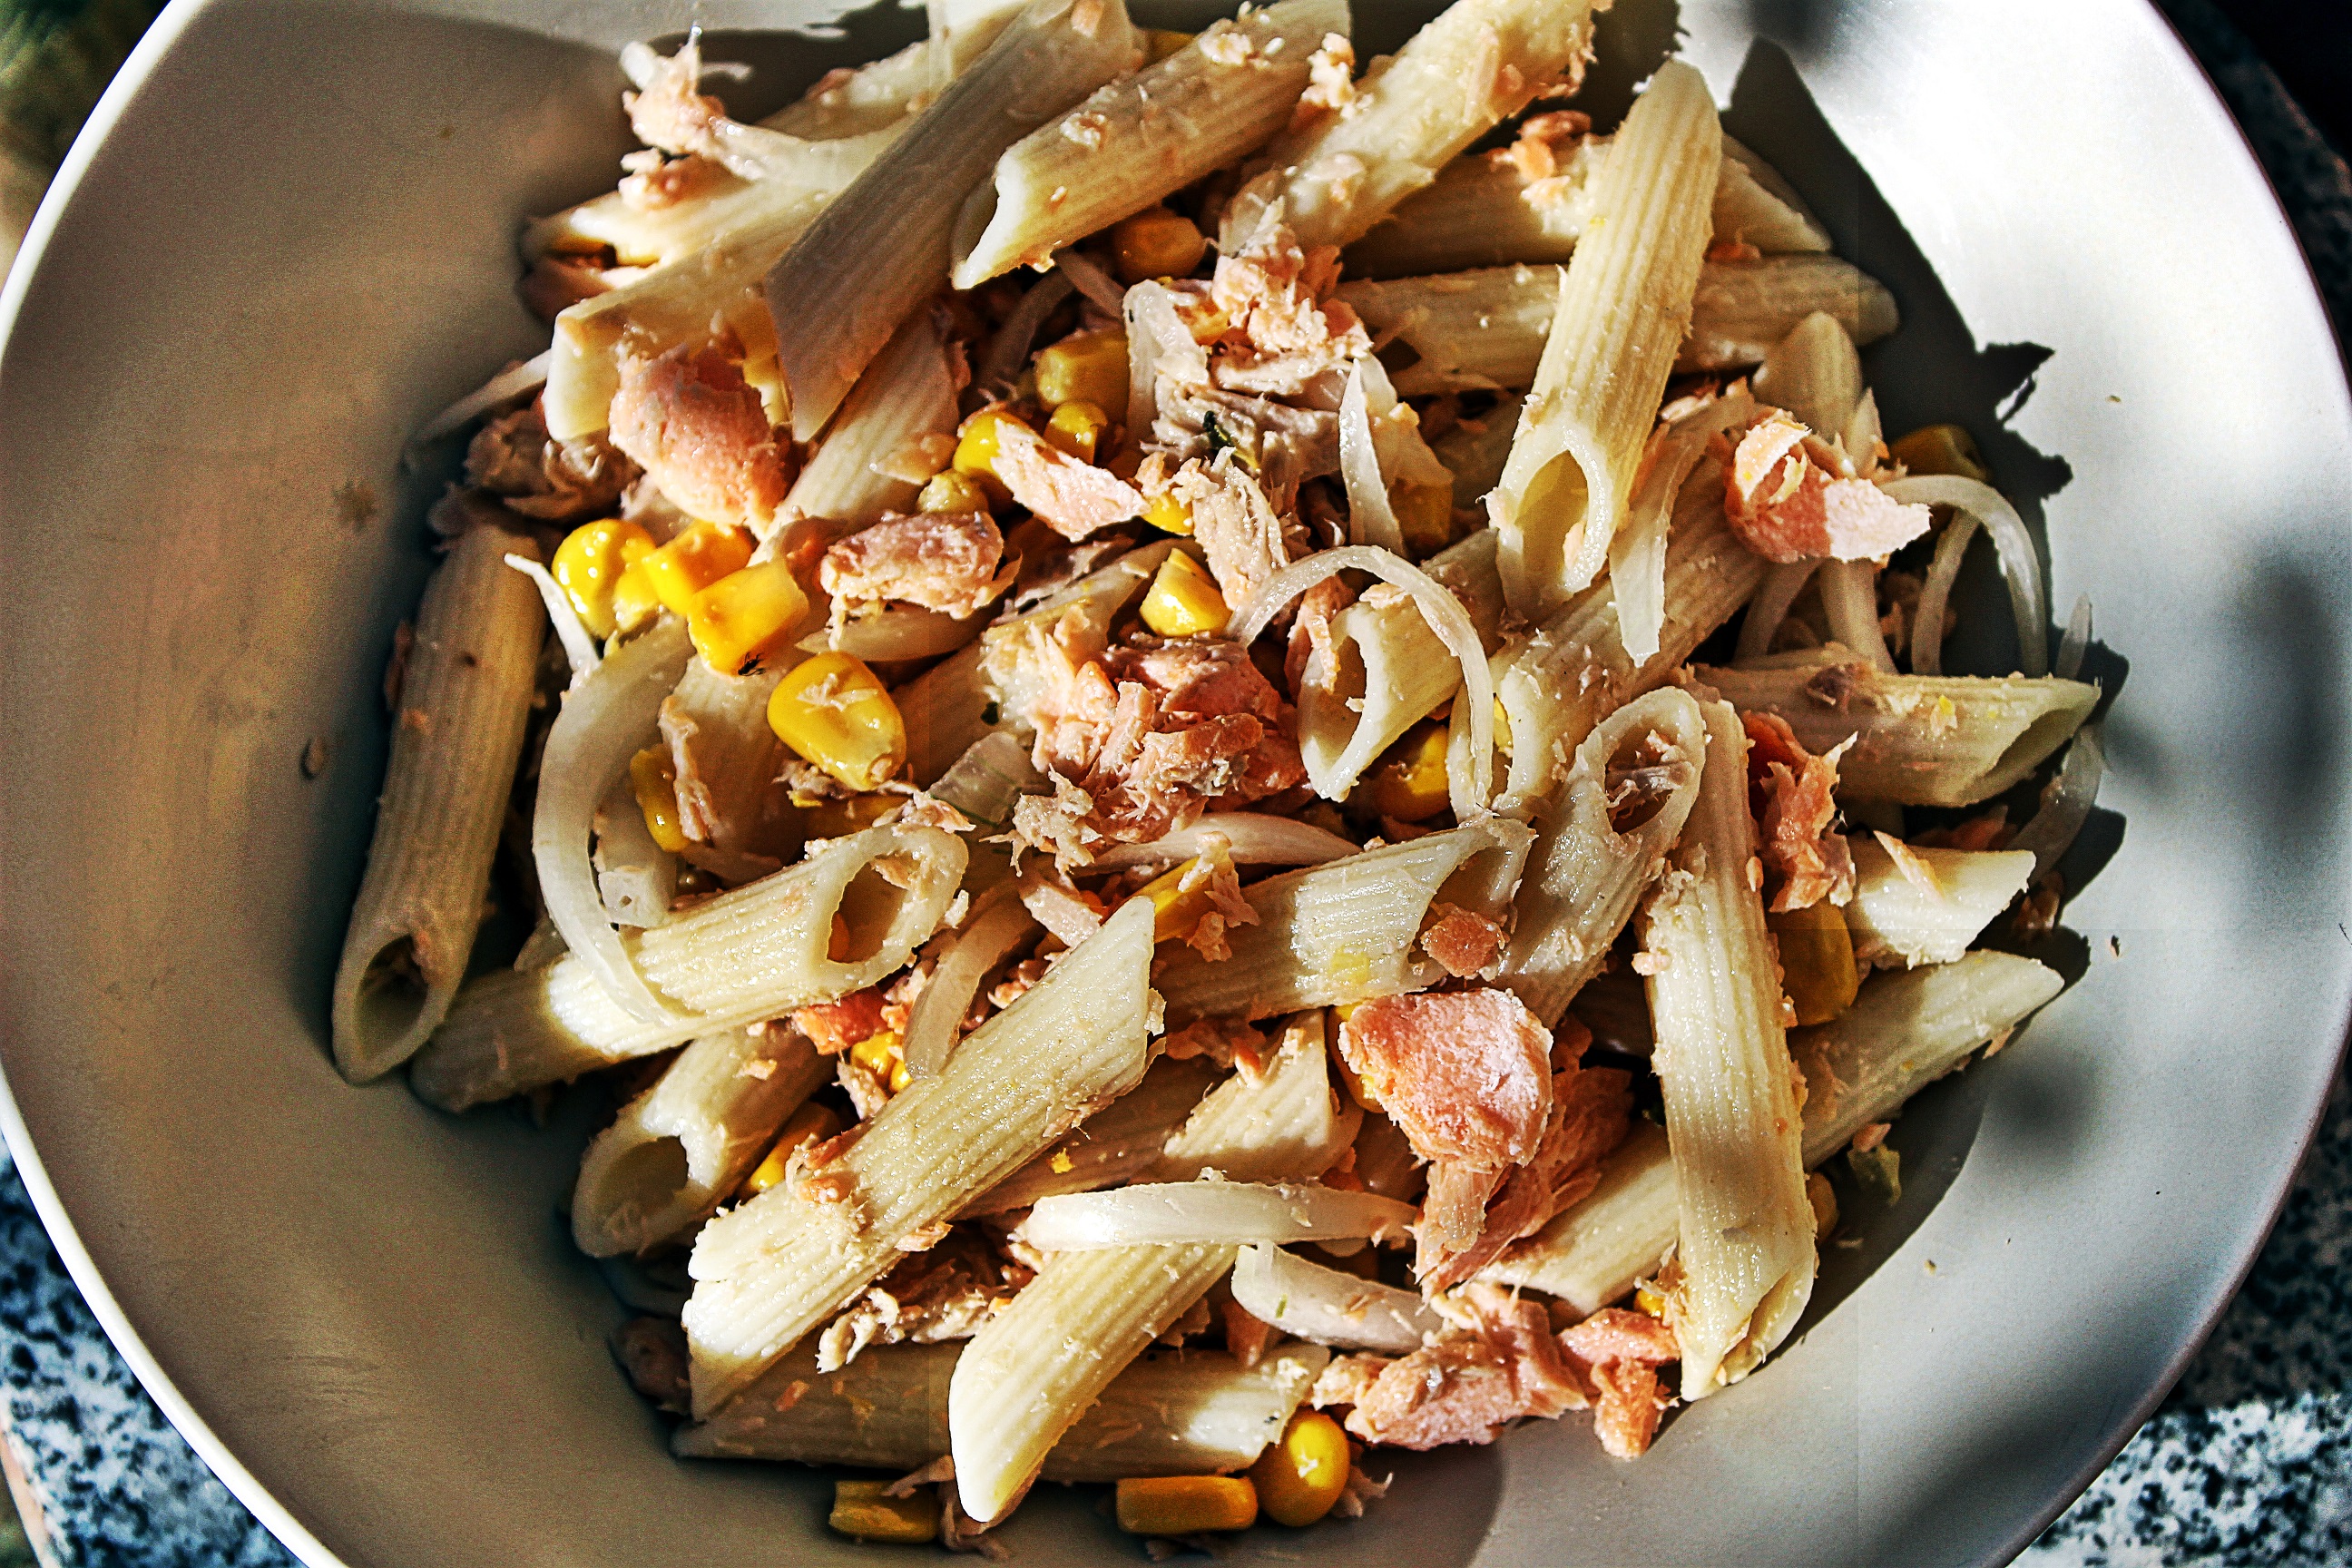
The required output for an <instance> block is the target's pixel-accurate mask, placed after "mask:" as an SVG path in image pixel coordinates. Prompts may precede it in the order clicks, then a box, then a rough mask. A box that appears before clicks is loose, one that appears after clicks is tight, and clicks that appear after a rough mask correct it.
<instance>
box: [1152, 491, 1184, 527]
mask: <svg viewBox="0 0 2352 1568" xmlns="http://www.w3.org/2000/svg"><path fill="white" fill-rule="evenodd" d="M1143 521H1146V522H1148V523H1150V525H1151V526H1152V527H1154V528H1156V529H1158V530H1159V531H1160V532H1162V533H1175V534H1182V535H1184V536H1186V537H1190V536H1191V534H1192V508H1191V507H1188V506H1186V505H1185V504H1184V503H1183V502H1182V501H1181V500H1177V499H1176V497H1175V494H1174V493H1173V492H1172V491H1170V490H1161V491H1160V493H1159V494H1158V495H1156V496H1153V497H1152V498H1151V499H1150V500H1148V501H1146V502H1145V503H1144V505H1143Z"/></svg>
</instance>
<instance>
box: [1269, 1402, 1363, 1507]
mask: <svg viewBox="0 0 2352 1568" xmlns="http://www.w3.org/2000/svg"><path fill="white" fill-rule="evenodd" d="M1250 1479H1251V1480H1252V1481H1253V1482H1255V1484H1256V1487H1257V1500H1258V1506H1259V1507H1261V1508H1263V1509H1265V1511H1266V1514H1267V1516H1268V1517H1269V1518H1271V1519H1272V1520H1273V1521H1275V1523H1276V1524H1287V1525H1294V1526H1297V1525H1307V1524H1312V1523H1314V1522H1315V1521H1317V1520H1318V1519H1321V1518H1322V1517H1323V1516H1324V1515H1325V1514H1327V1513H1329V1512H1330V1511H1331V1505H1332V1504H1333V1503H1336V1502H1338V1501H1339V1494H1340V1493H1341V1492H1343V1491H1345V1490H1347V1489H1348V1435H1347V1434H1346V1433H1345V1432H1342V1431H1340V1430H1339V1423H1338V1422H1337V1421H1334V1420H1332V1419H1331V1418H1330V1417H1329V1416H1328V1415H1324V1414H1323V1413H1322V1412H1321V1411H1320V1410H1302V1411H1300V1412H1299V1413H1298V1414H1297V1415H1294V1416H1292V1417H1291V1418H1290V1425H1289V1426H1287V1427H1286V1428H1285V1429H1284V1431H1283V1434H1282V1436H1280V1437H1278V1438H1276V1440H1275V1441H1273V1442H1271V1443H1269V1444H1267V1445H1266V1447H1265V1453H1263V1454H1260V1455H1259V1456H1258V1458H1257V1463H1256V1464H1255V1465H1252V1466H1251V1467H1250Z"/></svg>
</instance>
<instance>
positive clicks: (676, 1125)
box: [572, 1024, 833, 1258]
mask: <svg viewBox="0 0 2352 1568" xmlns="http://www.w3.org/2000/svg"><path fill="white" fill-rule="evenodd" d="M832 1079H833V1063H832V1062H831V1061H829V1060H827V1059H826V1058H824V1057H821V1056H819V1055H817V1052H816V1047H814V1046H812V1045H810V1044H809V1042H808V1038H807V1037H805V1036H803V1035H802V1034H801V1033H800V1032H799V1031H798V1030H795V1029H791V1028H787V1027H784V1026H781V1025H775V1024H754V1025H752V1026H750V1027H749V1028H742V1029H728V1030H724V1031H722V1032H720V1033H719V1034H713V1035H705V1036H703V1037H701V1038H700V1039H698V1040H696V1041H694V1042H693V1043H692V1044H690V1045H688V1047H686V1049H685V1050H684V1051H682V1052H680V1053H679V1054H678V1058H677V1060H676V1061H674V1062H672V1063H670V1065H669V1067H668V1068H667V1069H666V1070H665V1071H664V1072H663V1073H662V1076H661V1078H660V1079H659V1080H658V1081H657V1082H656V1083H655V1085H654V1086H653V1088H651V1089H647V1090H646V1092H645V1093H643V1094H641V1095H639V1096H637V1098H636V1099H635V1100H631V1101H630V1102H629V1103H628V1104H627V1105H626V1106H625V1107H623V1108H622V1110H621V1114H620V1116H619V1118H618V1119H616V1120H615V1121H614V1123H613V1125H612V1126H610V1127H608V1128H606V1129H605V1130H604V1131H602V1132H600V1133H598V1134H597V1135H596V1138H595V1141H594V1142H591V1143H590V1144H589V1145H588V1152H587V1153H586V1154H585V1155H584V1156H583V1157H582V1159H581V1162H580V1180H579V1182H578V1184H576V1185H575V1186H574V1187H573V1188H572V1240H573V1241H574V1242H575V1243H576V1244H577V1245H578V1246H579V1248H580V1250H581V1251H583V1252H584V1253H586V1254H587V1255H588V1256H589V1257H591V1258H613V1257H616V1256H619V1255H620V1254H623V1253H635V1252H643V1251H644V1250H645V1249H646V1248H647V1247H651V1246H653V1245H654V1244H655V1243H656V1242H661V1241H667V1240H668V1239H669V1238H670V1237H673V1236H676V1235H677V1234H678V1233H679V1232H681V1231H683V1230H685V1229H686V1228H687V1227H688V1226H691V1225H693V1224H694V1223H695V1222H696V1221H698V1220H699V1219H702V1218H703V1217H704V1216H706V1215H709V1213H710V1211H711V1210H713V1209H715V1208H717V1207H718V1206H719V1204H720V1203H722V1202H724V1201H725V1200H726V1197H727V1195H728V1194H730V1193H731V1192H733V1191H734V1190H735V1187H736V1184H738V1183H740V1182H741V1181H742V1179H743V1176H744V1174H745V1173H747V1172H748V1171H750V1170H751V1166H752V1165H753V1164H754V1163H756V1162H757V1161H758V1160H759V1158H760V1156H761V1153H762V1152H765V1150H766V1149H767V1146H768V1143H769V1142H770V1141H771V1140H772V1139H773V1138H774V1137H775V1135H776V1129H778V1128H779V1127H782V1125H783V1124H784V1120H785V1118H787V1117H789V1116H791V1115H792V1113H793V1111H795V1110H799V1109H800V1107H801V1102H802V1101H803V1100H806V1099H808V1097H809V1096H810V1095H811V1094H813V1093H814V1092H815V1091H816V1089H818V1087H819V1086H820V1085H823V1084H825V1083H829V1082H831V1081H832Z"/></svg>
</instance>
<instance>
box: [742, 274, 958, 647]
mask: <svg viewBox="0 0 2352 1568" xmlns="http://www.w3.org/2000/svg"><path fill="white" fill-rule="evenodd" d="M955 427H956V381H955V375H954V373H953V372H952V371H951V370H950V368H949V365H948V353H947V344H946V342H945V341H944V340H943V339H942V338H941V337H940V324H939V321H938V320H937V318H935V317H934V316H933V315H932V313H931V312H930V311H929V310H918V311H916V312H915V313H914V314H913V315H911V316H908V318H907V320H906V322H905V324H904V325H902V326H900V327H899V329H898V331H897V332H895V333H893V334H892V335H891V338H890V341H889V342H887V343H886V344H885V345H884V346H883V349H882V352H881V353H877V354H876V355H875V356H874V360H873V363H870V364H868V365H867V366H866V374H863V375H861V376H859V377H858V378H857V384H856V387H855V388H853V389H852V390H851V392H850V394H849V397H848V399H847V400H846V401H845V402H844V403H843V404H842V405H841V415H840V417H838V418H837V419H835V421H834V422H833V427H832V428H831V429H830V430H828V431H827V432H826V433H825V437H824V440H822V441H820V442H818V443H817V447H816V450H815V451H814V452H813V453H811V454H810V456H809V459H808V463H807V466H805V467H804V468H802V469H801V472H800V478H798V479H794V480H793V488H792V489H791V491H790V492H788V493H787V494H786V495H785V497H784V504H783V507H782V510H780V511H778V513H777V514H776V515H777V517H778V519H779V521H787V520H790V519H792V518H795V517H822V518H830V519H832V520H833V521H835V522H842V523H848V524H851V525H853V526H854V527H855V528H864V527H866V526H867V525H868V524H870V523H876V522H879V521H882V515H883V513H885V512H892V511H896V512H906V511H912V510H914V507H915V496H916V494H917V492H918V491H919V489H921V487H920V486H919V485H918V484H916V483H915V482H913V481H912V480H909V479H901V478H899V477H898V476H897V475H895V474H893V473H892V472H890V471H889V470H890V469H891V468H892V467H894V466H897V465H900V464H903V461H904V455H905V454H906V453H907V452H908V450H909V449H910V448H912V447H916V446H917V445H918V444H919V442H921V441H922V440H923V438H924V437H933V438H937V439H945V438H947V437H951V436H952V435H953V434H954V432H955ZM965 640H966V641H969V640H970V638H969V637H966V639H965ZM861 657H862V656H861Z"/></svg>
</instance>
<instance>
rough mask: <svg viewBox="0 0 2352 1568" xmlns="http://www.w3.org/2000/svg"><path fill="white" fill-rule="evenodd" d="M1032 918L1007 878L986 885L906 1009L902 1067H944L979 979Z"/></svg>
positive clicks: (1032, 925) (1020, 938) (923, 1074)
mask: <svg viewBox="0 0 2352 1568" xmlns="http://www.w3.org/2000/svg"><path fill="white" fill-rule="evenodd" d="M1036 929H1037V922H1036V921H1034V920H1033V919H1031V918H1030V915H1029V911H1028V910H1025V909H1024V908H1022V906H1021V900H1019V899H1017V898H1014V897H1013V888H1012V885H1011V884H1010V883H1003V884H1000V885H999V886H997V887H995V888H992V889H990V890H989V891H988V893H987V895H986V896H984V897H983V898H982V900H981V907H980V909H979V910H977V911H976V912H974V913H973V915H972V917H971V920H969V921H966V922H965V924H964V928H963V930H962V931H960V932H958V933H957V936H956V939H955V945H954V946H952V947H950V948H949V949H948V950H947V952H945V953H944V954H942V955H941V956H940V962H939V964H938V966H937V967H936V968H934V969H933V970H932V971H931V977H930V979H929V980H927V981H925V982H924V983H923V989H922V990H921V991H920V992H919V993H918V994H917V995H916V997H915V1005H914V1006H913V1007H912V1008H910V1009H908V1014H907V1037H906V1039H907V1044H906V1053H905V1054H906V1059H907V1070H908V1072H909V1073H911V1074H913V1075H914V1076H915V1077H917V1078H930V1077H932V1076H934V1075H935V1074H937V1073H939V1072H940V1071H942V1070H944V1069H945V1068H946V1067H947V1065H948V1058H949V1057H950V1056H952V1055H954V1054H955V1048H956V1045H957V1043H958V1035H957V1030H958V1029H959V1027H961V1025H962V1023H963V1016H964V1014H965V1012H966V1011H967V1010H969V1009H970V1008H971V999H972V998H973V997H974V996H976V995H978V994H980V983H981V982H982V981H983V980H985V979H987V978H988V972H989V971H990V970H992V969H993V968H995V967H996V966H997V965H998V964H999V963H1003V962H1004V959H1005V957H1006V955H1007V954H1009V953H1011V952H1013V949H1014V948H1016V947H1019V946H1020V945H1021V944H1022V943H1023V942H1025V941H1027V940H1028V938H1029V934H1030V933H1031V932H1032V931H1035V930H1036Z"/></svg>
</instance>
